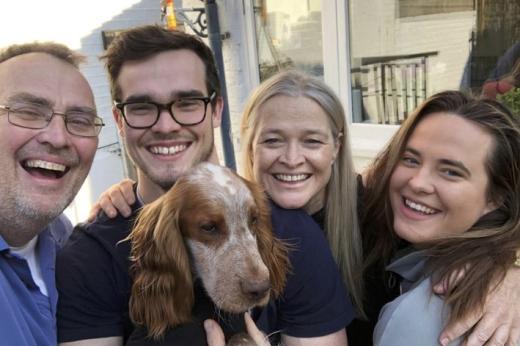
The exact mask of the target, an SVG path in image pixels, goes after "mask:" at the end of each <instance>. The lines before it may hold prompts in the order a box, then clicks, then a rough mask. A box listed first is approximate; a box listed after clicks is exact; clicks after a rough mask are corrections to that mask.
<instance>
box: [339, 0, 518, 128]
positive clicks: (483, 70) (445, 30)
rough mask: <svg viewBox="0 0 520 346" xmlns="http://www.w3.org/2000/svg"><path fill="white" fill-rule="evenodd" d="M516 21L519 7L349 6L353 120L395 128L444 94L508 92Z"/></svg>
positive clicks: (468, 0)
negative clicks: (429, 100)
mask: <svg viewBox="0 0 520 346" xmlns="http://www.w3.org/2000/svg"><path fill="white" fill-rule="evenodd" d="M519 17H520V2H519V1H518V0H504V1H500V2H493V1H484V0H453V1H450V2H448V1H443V0H413V1H411V0H393V1H375V0H369V1H367V0H351V1H349V22H350V45H351V78H352V111H353V121H354V122H365V123H378V124H400V123H401V122H402V121H403V120H404V119H405V118H406V117H407V115H408V114H409V113H410V112H411V111H413V110H414V109H415V108H416V107H417V105H418V104H420V103H421V102H422V101H423V100H424V99H425V98H426V97H428V96H430V95H432V94H434V93H436V92H439V91H442V90H447V89H462V90H468V91H471V92H473V93H476V94H482V95H483V96H486V97H492V98H496V97H498V98H499V99H500V97H502V96H500V94H501V93H502V92H504V91H505V92H511V90H513V91H514V89H515V88H516V87H518V86H519V83H518V81H519V78H518V76H520V65H518V64H517V63H518V60H517V59H518V58H519V56H520V54H519V53H520V44H519V43H518V42H519V39H520V26H519V25H518V18H519ZM519 64H520V63H519ZM515 66H517V67H518V70H516V69H515ZM515 71H517V72H516V73H515ZM515 76H516V77H515ZM519 95H520V93H519Z"/></svg>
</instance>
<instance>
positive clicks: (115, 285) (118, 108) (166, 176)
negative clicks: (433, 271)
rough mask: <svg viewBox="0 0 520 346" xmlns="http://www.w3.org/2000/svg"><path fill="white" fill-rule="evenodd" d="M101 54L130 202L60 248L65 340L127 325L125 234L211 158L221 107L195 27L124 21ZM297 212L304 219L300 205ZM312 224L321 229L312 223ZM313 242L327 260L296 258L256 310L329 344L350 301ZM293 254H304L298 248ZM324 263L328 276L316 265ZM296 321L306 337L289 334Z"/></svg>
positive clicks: (127, 331)
mask: <svg viewBox="0 0 520 346" xmlns="http://www.w3.org/2000/svg"><path fill="white" fill-rule="evenodd" d="M104 59H106V66H107V70H108V73H109V78H110V83H111V92H112V97H113V99H114V108H113V114H114V118H115V120H116V122H117V124H118V128H119V131H120V134H121V137H122V139H123V142H124V145H125V148H126V150H127V152H128V154H129V156H130V158H131V159H132V161H133V162H134V164H135V165H136V168H137V174H138V183H137V185H136V187H135V192H136V195H137V201H136V203H134V204H133V205H132V213H131V215H130V217H128V218H126V217H123V216H121V215H119V216H117V217H116V218H114V219H110V218H108V217H107V216H106V215H104V214H101V215H98V217H97V219H96V220H95V221H94V222H93V223H90V224H86V225H82V226H80V227H78V229H77V230H76V231H75V232H74V233H73V235H72V236H71V239H70V241H69V243H68V244H67V246H66V247H65V248H64V250H63V251H62V252H61V253H60V255H59V257H58V262H57V283H58V288H59V291H60V302H59V308H58V338H59V341H60V342H64V343H65V344H67V345H69V342H70V345H75V344H77V345H87V344H88V345H122V344H123V343H125V342H126V341H127V340H128V337H129V336H130V335H131V334H132V332H133V331H134V327H133V326H132V323H131V321H130V319H129V313H128V302H129V298H130V289H131V284H132V280H131V275H130V273H129V268H130V265H131V263H130V259H129V254H130V244H129V243H128V241H124V239H125V238H126V237H127V236H128V234H129V231H130V229H131V227H132V223H133V221H134V219H135V216H136V214H137V212H138V209H139V208H140V207H141V206H142V205H143V204H147V203H150V202H152V201H154V200H156V199H157V198H159V197H160V196H162V195H163V194H164V193H165V192H166V191H167V190H168V189H169V188H170V187H172V186H173V184H174V183H175V181H176V180H177V178H178V177H179V176H180V175H181V174H184V173H185V172H187V171H188V170H189V169H190V168H191V167H193V166H194V165H196V164H197V163H200V162H203V161H208V160H211V159H212V158H213V156H212V154H213V152H214V138H213V129H214V128H216V127H218V126H219V125H220V119H221V112H222V106H223V101H222V98H221V96H220V87H219V80H218V75H217V71H216V66H215V62H214V60H213V55H212V53H211V50H210V49H209V47H207V46H206V45H205V44H204V43H203V42H202V41H200V40H199V39H198V38H196V37H194V36H191V35H188V34H185V33H182V32H176V31H167V30H165V29H162V28H160V27H157V26H145V27H139V28H135V29H131V30H128V31H126V32H123V33H122V34H120V35H119V36H117V37H116V38H115V39H114V41H113V42H112V43H111V45H110V47H109V48H108V50H107V52H106V54H105V56H104ZM187 198H189V196H187ZM296 214H298V211H291V215H296ZM278 215H285V214H284V212H282V211H280V212H278ZM298 215H299V214H298ZM298 217H301V218H304V217H307V218H309V217H308V216H306V214H305V213H304V212H301V215H300V216H298ZM284 220H285V224H287V223H289V224H290V223H291V222H290V221H288V220H286V219H284ZM311 222H312V221H311ZM283 223H284V222H283V221H282V220H279V221H278V224H283ZM285 224H284V227H289V226H290V225H289V226H285ZM313 224H314V223H313ZM293 228H295V229H293V230H291V232H293V233H291V237H292V238H291V239H292V240H294V241H296V242H297V243H298V241H299V239H298V237H299V232H300V231H301V230H300V229H299V228H298V227H293ZM275 232H276V230H275ZM316 232H321V231H320V230H319V229H318V227H317V226H316ZM323 239H324V238H323ZM122 240H123V241H122ZM301 242H303V240H301V241H300V242H299V244H300V243H301ZM321 245H322V247H320V244H313V246H314V247H315V249H313V253H314V255H315V256H316V257H320V256H321V255H322V253H321V252H323V256H325V257H326V258H327V259H328V262H326V261H324V262H323V263H326V264H327V265H329V264H330V267H331V268H332V270H331V269H330V268H329V267H327V265H324V266H323V267H320V268H307V267H306V268H300V267H298V264H299V263H303V261H299V262H297V261H295V262H294V263H293V271H294V273H293V275H292V276H291V277H290V278H288V285H287V287H290V289H291V290H292V291H287V290H286V291H285V292H284V297H283V298H282V299H281V300H280V301H278V302H276V303H273V304H270V305H269V308H268V309H266V310H264V311H270V312H268V313H266V314H267V315H266V314H264V315H262V316H261V318H264V320H268V321H267V322H266V323H265V326H267V325H268V327H269V328H267V329H268V330H265V329H264V331H266V332H271V331H274V330H271V328H270V327H272V326H275V327H274V328H275V329H276V328H277V330H279V329H280V328H281V327H280V326H283V328H284V330H283V331H282V334H284V333H286V332H288V333H289V335H292V336H295V337H293V338H292V339H293V341H294V342H296V343H295V344H300V345H304V344H309V345H310V344H312V345H334V343H330V342H327V335H328V334H335V333H336V332H337V333H343V334H344V333H345V331H344V327H345V325H346V324H347V323H348V321H349V318H352V316H349V315H348V313H347V311H350V310H349V309H350V308H351V306H350V305H349V302H348V298H347V294H346V292H345V290H344V287H343V286H342V283H341V282H342V281H341V278H340V276H339V273H338V271H337V268H336V266H335V264H334V261H333V259H332V256H331V255H330V249H329V248H328V245H327V243H326V241H324V242H323V244H321ZM314 250H315V251H314ZM295 253H296V255H295V256H305V254H303V251H301V252H298V251H295ZM314 267H317V266H314ZM324 267H327V268H324ZM330 272H332V273H333V275H330V276H328V275H326V274H323V273H330ZM302 276H303V277H302ZM306 279H307V280H315V281H317V282H319V281H320V280H331V281H332V282H338V285H337V286H335V287H338V288H339V289H337V290H335V291H334V292H309V289H307V290H306V289H305V287H304V286H305V285H306V282H305V280H306ZM332 286H334V285H332ZM300 292H307V293H306V295H305V296H302V294H301V293H300ZM307 298H308V299H307ZM269 309H274V310H269ZM313 309H315V310H313ZM289 310H290V311H289ZM316 310H319V311H316ZM302 311H304V313H302ZM271 313H272V315H271ZM290 313H292V314H300V315H304V316H306V317H308V318H309V319H307V320H305V322H306V323H308V325H303V326H302V325H291V324H290V323H291V321H284V322H285V324H278V323H279V321H278V320H277V318H279V319H280V320H282V318H283V317H284V316H283V315H284V314H287V315H289V314H290ZM306 314H307V315H306ZM304 319H305V318H304ZM298 321H299V320H298ZM261 327H263V326H261ZM295 330H298V333H300V335H302V334H305V335H303V336H305V338H304V337H301V338H300V337H299V336H300V335H295V333H296V332H294V333H293V331H295ZM291 333H293V334H291ZM134 336H135V334H134ZM320 338H322V340H323V342H322V343H321V344H320V343H319V340H318V339H320ZM344 339H345V338H343V339H341V338H339V340H344ZM302 340H303V341H305V340H307V343H305V342H303V341H302ZM328 340H329V341H330V340H338V339H334V338H333V339H328ZM298 342H300V343H298ZM179 344H185V343H182V341H181V342H180V343H179ZM188 344H190V343H189V342H188ZM338 344H344V342H343V343H338ZM287 345H289V343H287Z"/></svg>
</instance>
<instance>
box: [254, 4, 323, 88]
mask: <svg viewBox="0 0 520 346" xmlns="http://www.w3.org/2000/svg"><path fill="white" fill-rule="evenodd" d="M255 24H256V42H257V49H258V62H259V69H260V81H263V80H265V79H267V78H269V77H270V76H272V75H273V74H275V73H276V72H277V71H280V70H283V69H288V68H293V69H297V70H300V71H304V72H306V73H309V74H312V75H314V76H318V77H322V78H323V51H322V28H321V1H320V0H306V1H302V0H284V1H279V0H262V1H255Z"/></svg>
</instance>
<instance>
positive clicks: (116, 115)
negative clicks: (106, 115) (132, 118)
mask: <svg viewBox="0 0 520 346" xmlns="http://www.w3.org/2000/svg"><path fill="white" fill-rule="evenodd" d="M112 115H113V116H114V121H115V122H116V124H117V129H118V130H119V134H120V135H122V133H123V127H124V125H125V120H124V119H123V115H122V114H121V112H120V111H119V109H117V107H116V106H113V107H112Z"/></svg>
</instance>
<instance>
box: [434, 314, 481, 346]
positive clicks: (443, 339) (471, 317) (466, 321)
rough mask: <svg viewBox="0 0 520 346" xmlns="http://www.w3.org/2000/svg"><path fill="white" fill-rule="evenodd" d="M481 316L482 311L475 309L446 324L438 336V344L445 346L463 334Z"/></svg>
mask: <svg viewBox="0 0 520 346" xmlns="http://www.w3.org/2000/svg"><path fill="white" fill-rule="evenodd" d="M481 317H482V311H479V310H477V311H474V312H471V313H469V314H468V315H467V316H466V317H465V318H463V319H461V320H459V321H455V322H452V323H451V324H449V325H447V326H446V327H445V328H444V330H443V331H442V333H441V335H440V336H439V342H440V344H441V345H442V346H447V345H448V344H449V343H450V342H452V341H453V340H455V339H457V338H459V337H460V336H462V335H464V334H465V333H466V332H468V331H469V330H471V328H473V326H474V325H475V324H476V323H477V322H478V321H479V320H480V318H481Z"/></svg>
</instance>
